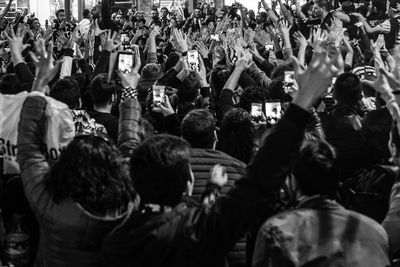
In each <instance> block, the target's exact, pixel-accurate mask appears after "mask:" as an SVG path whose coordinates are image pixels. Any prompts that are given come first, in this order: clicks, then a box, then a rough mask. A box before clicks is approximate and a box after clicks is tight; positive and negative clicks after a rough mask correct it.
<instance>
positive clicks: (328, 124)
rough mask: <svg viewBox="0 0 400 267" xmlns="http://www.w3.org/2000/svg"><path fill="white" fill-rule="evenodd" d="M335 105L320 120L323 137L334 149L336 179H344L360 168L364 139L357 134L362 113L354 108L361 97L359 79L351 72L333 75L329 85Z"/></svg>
mask: <svg viewBox="0 0 400 267" xmlns="http://www.w3.org/2000/svg"><path fill="white" fill-rule="evenodd" d="M333 95H334V98H335V100H336V102H337V105H335V106H334V107H333V109H332V110H331V111H330V112H329V113H327V114H322V116H321V120H322V125H323V127H324V130H325V133H326V139H327V141H328V142H329V143H331V144H332V145H333V146H334V147H335V148H336V150H337V152H338V161H339V168H340V179H341V180H345V179H347V178H349V177H350V176H351V175H353V174H354V172H355V171H357V170H358V169H361V168H363V167H364V164H365V158H364V156H365V155H364V154H365V153H363V149H364V141H363V139H362V134H361V122H362V116H363V114H362V113H361V112H360V111H359V109H358V103H359V101H360V100H361V98H362V91H361V83H360V80H359V78H358V77H357V76H356V75H354V74H352V73H343V74H341V75H340V76H339V77H337V80H336V83H335V85H334V88H333Z"/></svg>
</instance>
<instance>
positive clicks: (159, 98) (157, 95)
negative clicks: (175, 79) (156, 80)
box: [153, 85, 165, 105]
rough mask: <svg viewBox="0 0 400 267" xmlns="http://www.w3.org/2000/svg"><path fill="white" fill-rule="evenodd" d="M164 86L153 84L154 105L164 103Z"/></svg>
mask: <svg viewBox="0 0 400 267" xmlns="http://www.w3.org/2000/svg"><path fill="white" fill-rule="evenodd" d="M164 98H165V86H161V85H153V103H154V104H155V105H159V104H164Z"/></svg>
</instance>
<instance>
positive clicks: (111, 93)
mask: <svg viewBox="0 0 400 267" xmlns="http://www.w3.org/2000/svg"><path fill="white" fill-rule="evenodd" d="M90 95H91V97H92V101H93V105H94V107H95V108H96V107H107V108H111V107H112V104H113V103H114V101H115V100H116V97H117V96H116V88H115V84H114V83H110V82H108V75H107V74H99V75H97V76H96V77H95V78H94V79H93V81H92V83H91V84H90Z"/></svg>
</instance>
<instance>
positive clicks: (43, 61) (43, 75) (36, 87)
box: [29, 39, 62, 93]
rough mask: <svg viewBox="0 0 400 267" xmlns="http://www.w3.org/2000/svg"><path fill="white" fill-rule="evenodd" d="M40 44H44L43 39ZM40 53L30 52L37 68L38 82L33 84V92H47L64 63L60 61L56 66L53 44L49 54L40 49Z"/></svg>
mask: <svg viewBox="0 0 400 267" xmlns="http://www.w3.org/2000/svg"><path fill="white" fill-rule="evenodd" d="M40 42H43V43H44V40H42V39H41V41H40ZM37 51H39V52H38V53H36V54H35V53H33V52H29V54H30V56H31V58H32V61H33V63H34V64H35V67H36V80H35V82H34V84H33V88H32V91H40V92H42V93H44V92H45V87H46V86H47V84H48V83H49V82H50V81H51V80H53V79H54V77H56V75H57V73H58V71H59V69H60V67H61V64H62V61H58V62H57V63H56V64H55V65H54V64H53V63H54V59H53V44H52V43H50V44H49V45H48V48H47V52H46V51H45V50H44V49H39V50H37Z"/></svg>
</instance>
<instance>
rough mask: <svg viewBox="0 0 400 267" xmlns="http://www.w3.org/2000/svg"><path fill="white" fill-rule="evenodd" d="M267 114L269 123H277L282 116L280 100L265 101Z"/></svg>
mask: <svg viewBox="0 0 400 267" xmlns="http://www.w3.org/2000/svg"><path fill="white" fill-rule="evenodd" d="M265 116H266V117H267V122H268V123H269V124H272V125H273V124H276V123H277V122H278V120H279V119H280V118H281V117H282V105H281V102H279V101H274V102H272V101H271V102H266V103H265Z"/></svg>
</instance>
